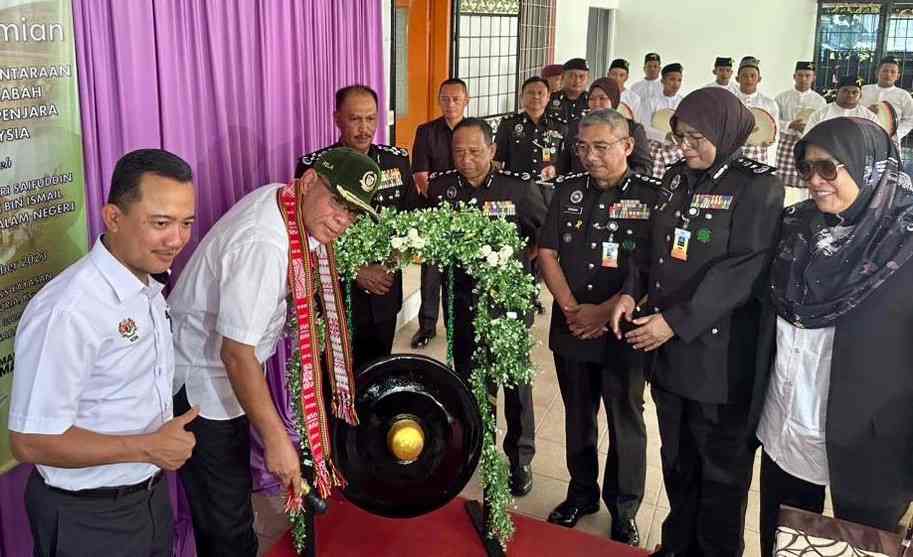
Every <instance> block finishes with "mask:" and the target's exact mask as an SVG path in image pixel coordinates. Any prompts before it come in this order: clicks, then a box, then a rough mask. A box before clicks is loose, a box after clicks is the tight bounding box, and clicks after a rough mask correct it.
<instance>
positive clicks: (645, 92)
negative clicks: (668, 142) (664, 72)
mask: <svg viewBox="0 0 913 557" xmlns="http://www.w3.org/2000/svg"><path fill="white" fill-rule="evenodd" d="M630 89H631V90H632V91H634V92H635V93H637V96H639V97H640V102H641V103H644V102H646V101H647V98H648V97H658V96H660V95H662V94H663V81H662V79H660V78H658V77H657V78H656V79H654V80H652V81H650V80H647V79H642V80H640V81H638V82H637V83H635V84H634V85H632V86H631V87H630ZM641 123H642V124H644V123H648V122H641Z"/></svg>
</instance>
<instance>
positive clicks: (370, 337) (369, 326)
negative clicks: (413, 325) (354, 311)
mask: <svg viewBox="0 0 913 557" xmlns="http://www.w3.org/2000/svg"><path fill="white" fill-rule="evenodd" d="M352 320H353V321H354V323H353V325H354V327H353V328H354V329H355V335H354V337H353V338H352V360H353V364H354V366H355V371H356V372H357V371H358V370H360V369H361V368H362V367H364V366H365V365H367V364H369V363H371V362H373V361H374V360H376V359H378V358H383V357H386V356H389V355H390V353H391V352H392V351H393V339H394V337H395V336H396V317H395V316H394V317H393V319H388V320H386V321H381V322H380V323H374V322H373V321H371V320H363V321H362V320H358V319H357V318H356V317H353V318H352Z"/></svg>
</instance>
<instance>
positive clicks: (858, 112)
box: [802, 103, 878, 136]
mask: <svg viewBox="0 0 913 557" xmlns="http://www.w3.org/2000/svg"><path fill="white" fill-rule="evenodd" d="M840 117H847V118H850V117H856V118H866V119H868V120H871V121H873V122H876V123H877V122H878V117H877V116H875V113H874V112H872V111H871V110H869V109H868V108H866V107H864V106H862V104H861V103H860V104H859V105H857V106H856V108H841V107H840V106H838V105H837V103H830V104H828V105H827V106H824V107H822V108H819V109H818V110H816V111H815V113H814V114H812V115H811V116H809V117H808V123H806V124H805V133H804V134H802V135H803V136H804V135H806V134H808V131H809V130H810V129H812V128H814V127H815V126H816V125H818V124H820V123H821V122H825V121H827V120H832V119H834V118H840Z"/></svg>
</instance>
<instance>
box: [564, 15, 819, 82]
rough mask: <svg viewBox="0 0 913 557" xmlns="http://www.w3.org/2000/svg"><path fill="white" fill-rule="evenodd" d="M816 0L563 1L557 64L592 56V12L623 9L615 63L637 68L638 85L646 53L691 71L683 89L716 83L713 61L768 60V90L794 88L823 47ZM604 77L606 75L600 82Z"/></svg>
mask: <svg viewBox="0 0 913 557" xmlns="http://www.w3.org/2000/svg"><path fill="white" fill-rule="evenodd" d="M816 6H817V4H816V0H761V1H758V0H557V9H556V22H555V62H557V63H563V62H564V61H566V60H567V59H568V58H574V57H577V56H579V57H585V56H586V33H587V18H588V17H589V8H590V7H596V8H615V9H616V12H615V37H614V43H613V52H612V53H611V57H612V58H626V59H627V60H628V61H629V62H631V81H630V82H629V83H633V82H634V81H637V80H639V79H641V78H643V71H642V70H641V67H642V66H643V59H644V55H645V54H646V53H648V52H659V53H660V55H661V56H662V59H663V64H668V63H670V62H679V63H681V64H682V65H684V67H685V83H684V87H683V90H684V91H685V92H687V91H691V90H693V89H696V88H698V87H701V86H703V85H704V84H705V83H708V82H709V81H711V80H713V74H712V73H711V70H713V61H714V59H716V57H717V56H731V57H732V58H734V59H735V62H736V64H738V61H739V60H740V59H741V58H742V56H746V55H752V56H757V57H758V58H760V59H761V90H762V91H764V92H765V93H766V94H768V95H769V96H774V95H776V94H777V93H779V92H781V91H784V90H786V89H789V88H791V87H792V74H793V68H794V67H795V63H796V61H797V60H811V58H812V55H813V54H814V48H815V14H816ZM594 77H598V76H594Z"/></svg>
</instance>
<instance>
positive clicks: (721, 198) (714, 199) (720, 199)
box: [691, 193, 732, 210]
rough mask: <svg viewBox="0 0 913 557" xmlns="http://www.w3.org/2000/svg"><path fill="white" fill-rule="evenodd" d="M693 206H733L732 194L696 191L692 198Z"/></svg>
mask: <svg viewBox="0 0 913 557" xmlns="http://www.w3.org/2000/svg"><path fill="white" fill-rule="evenodd" d="M691 206H692V207H696V208H698V209H723V210H728V209H729V207H730V206H732V196H731V195H720V194H707V193H696V194H694V198H693V199H692V200H691Z"/></svg>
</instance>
